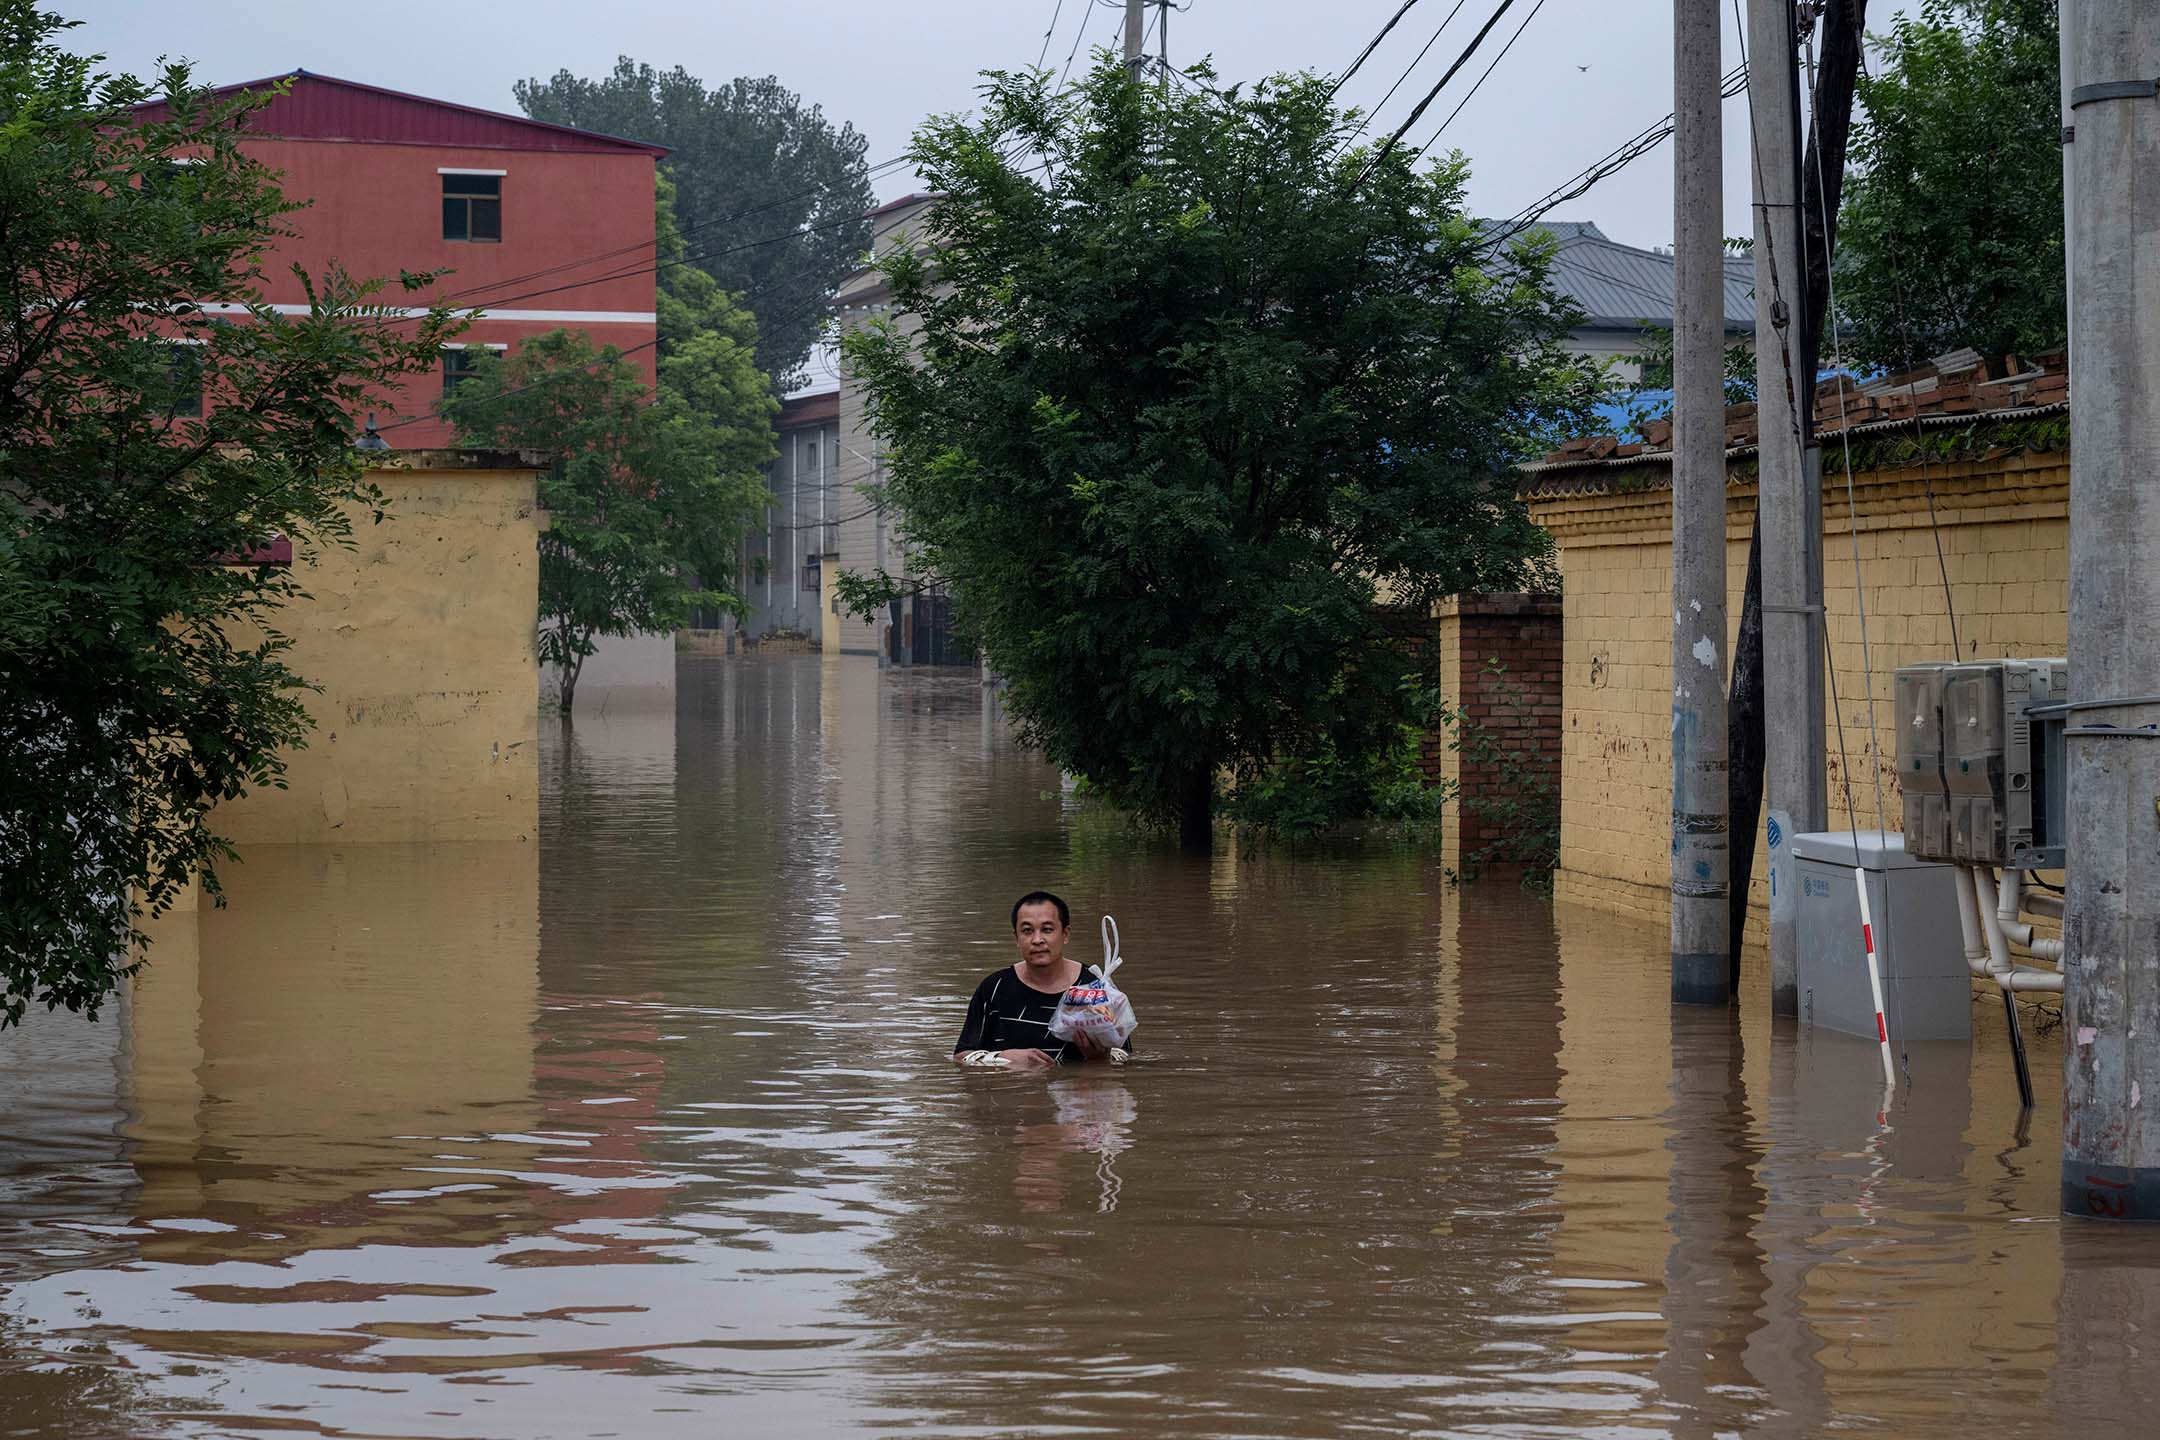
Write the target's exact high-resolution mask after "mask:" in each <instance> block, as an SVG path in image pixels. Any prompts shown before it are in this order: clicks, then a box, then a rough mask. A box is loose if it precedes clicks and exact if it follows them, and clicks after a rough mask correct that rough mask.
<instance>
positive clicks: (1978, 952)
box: [1954, 865, 1988, 975]
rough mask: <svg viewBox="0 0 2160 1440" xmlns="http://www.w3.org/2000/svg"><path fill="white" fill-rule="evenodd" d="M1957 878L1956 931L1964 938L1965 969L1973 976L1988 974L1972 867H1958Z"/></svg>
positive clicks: (1978, 901)
mask: <svg viewBox="0 0 2160 1440" xmlns="http://www.w3.org/2000/svg"><path fill="white" fill-rule="evenodd" d="M1954 873H1955V874H1956V876H1957V893H1958V930H1959V931H1960V933H1962V934H1963V935H1964V937H1965V968H1966V969H1968V970H1970V971H1972V973H1973V974H1975V975H1985V974H1987V973H1988V952H1987V941H1986V940H1985V939H1984V938H1982V936H1981V934H1980V916H1979V910H1980V894H1979V891H1978V890H1976V889H1975V888H1974V887H1973V872H1972V867H1971V866H1968V865H1960V866H1958V867H1957V868H1956V870H1955V871H1954Z"/></svg>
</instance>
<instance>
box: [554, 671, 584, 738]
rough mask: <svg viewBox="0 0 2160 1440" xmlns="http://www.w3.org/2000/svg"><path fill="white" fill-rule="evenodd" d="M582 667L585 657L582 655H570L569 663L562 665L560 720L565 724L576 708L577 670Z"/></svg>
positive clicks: (570, 719) (568, 722) (569, 721)
mask: <svg viewBox="0 0 2160 1440" xmlns="http://www.w3.org/2000/svg"><path fill="white" fill-rule="evenodd" d="M584 668H585V657H584V656H583V655H572V656H571V657H570V661H569V663H568V664H566V665H564V666H563V672H562V698H561V702H560V703H561V705H562V722H563V724H565V725H568V724H570V723H571V721H572V717H573V712H574V711H575V710H576V708H577V677H578V672H579V671H581V670H583V669H584Z"/></svg>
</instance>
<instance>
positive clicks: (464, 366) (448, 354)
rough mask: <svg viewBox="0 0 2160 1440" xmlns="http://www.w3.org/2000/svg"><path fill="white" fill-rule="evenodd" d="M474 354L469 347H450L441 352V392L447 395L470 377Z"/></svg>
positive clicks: (473, 364) (473, 366) (472, 370)
mask: <svg viewBox="0 0 2160 1440" xmlns="http://www.w3.org/2000/svg"><path fill="white" fill-rule="evenodd" d="M476 358H477V357H476V356H475V355H474V353H473V352H472V351H471V350H469V349H451V350H445V351H443V352H442V393H443V394H444V395H448V394H449V393H450V392H451V391H453V390H455V389H457V387H458V386H460V385H462V384H464V383H465V382H466V381H467V380H470V379H472V377H473V372H474V370H475V369H476V368H477V366H476V365H475V363H474V362H475V360H476Z"/></svg>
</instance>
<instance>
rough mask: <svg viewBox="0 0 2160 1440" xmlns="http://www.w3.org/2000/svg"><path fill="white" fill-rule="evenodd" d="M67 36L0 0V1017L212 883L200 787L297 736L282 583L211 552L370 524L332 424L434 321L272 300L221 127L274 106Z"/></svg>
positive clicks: (247, 176)
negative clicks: (86, 51)
mask: <svg viewBox="0 0 2160 1440" xmlns="http://www.w3.org/2000/svg"><path fill="white" fill-rule="evenodd" d="M68 28H70V26H69V24H68V22H65V21H62V20H60V19H59V18H57V17H55V16H52V15H47V14H43V13H40V12H39V11H38V10H37V9H35V8H34V6H33V5H32V4H31V3H29V0H0V216H4V217H5V222H4V223H0V292H4V296H0V315H4V318H0V1027H4V1026H6V1025H9V1024H13V1023H15V1022H17V1021H19V1020H20V1019H21V1017H22V1014H23V1012H24V1010H25V1009H26V1008H27V1007H28V1006H29V1005H30V1004H32V1003H38V1004H44V1005H46V1006H50V1007H57V1006H63V1005H64V1006H66V1007H67V1008H69V1009H71V1010H84V1011H88V1012H89V1013H90V1014H92V1015H93V1016H94V1015H95V1014H96V1013H97V1012H98V1010H99V1008H100V1006H101V1004H102V1002H103V1000H104V998H105V997H106V996H107V995H108V994H109V993H110V992H111V990H112V988H113V987H114V986H115V985H116V984H117V983H118V982H119V981H120V980H121V979H122V978H124V977H125V976H127V975H129V974H132V973H133V972H134V970H135V969H136V968H137V967H138V966H139V965H140V963H141V961H140V957H139V952H138V947H139V945H140V944H141V943H142V939H143V937H142V935H141V933H140V930H139V928H138V922H140V921H141V920H142V919H143V918H145V917H146V916H147V915H150V914H155V913H157V912H159V911H162V910H164V909H166V908H167V907H169V906H170V905H171V904H172V902H173V900H174V898H175V897H176V895H177V894H178V893H179V892H180V891H181V889H182V888H183V887H185V886H189V885H192V884H193V883H194V881H195V876H196V874H197V873H198V872H199V873H200V874H201V877H202V881H203V884H204V885H205V887H206V888H207V889H208V890H209V892H210V893H211V894H212V895H213V896H215V895H216V894H217V868H216V867H217V862H218V861H219V859H221V858H225V857H229V855H230V853H231V852H230V850H229V848H228V847H227V846H226V845H225V844H224V843H223V842H222V841H221V840H220V839H219V838H218V836H217V834H216V833H215V831H214V830H213V829H212V827H211V824H210V810H211V807H212V806H214V805H215V804H216V803H217V802H219V801H221V800H229V799H232V798H234V797H236V796H238V795H240V794H242V793H243V792H245V791H247V790H250V789H254V788H257V787H260V786H264V785H274V784H278V783H281V782H280V778H279V777H280V776H281V774H282V773H283V770H284V765H283V762H282V760H281V759H280V758H279V757H280V754H281V753H282V752H284V751H286V750H289V749H291V748H293V747H296V746H299V745H302V744H304V743H306V738H307V731H308V716H307V711H306V709H305V708H304V707H303V706H302V704H301V700H300V692H301V691H302V690H303V689H304V688H305V681H304V680H303V678H302V677H301V676H299V675H297V674H295V673H294V672H293V670H292V669H291V668H290V667H289V666H287V665H286V664H285V663H284V660H283V658H282V657H283V655H284V654H285V652H286V650H287V649H288V643H287V642H286V641H285V640H284V639H283V638H281V637H280V636H279V635H278V634H277V632H276V630H275V628H274V625H275V618H276V612H277V610H278V607H279V606H280V605H282V604H283V603H285V602H286V601H287V600H290V599H292V598H294V597H295V596H296V595H298V594H299V593H300V592H299V589H298V586H297V583H296V582H295V580H294V579H293V575H292V573H291V572H289V571H287V570H285V569H282V568H275V567H270V566H264V565H251V564H241V563H223V564H221V563H219V561H220V557H227V558H228V559H232V558H236V557H240V556H243V555H245V554H247V553H249V552H251V551H253V550H254V549H255V548H256V547H257V546H259V545H260V543H261V542H263V541H264V540H266V539H268V538H270V537H272V536H274V535H283V536H286V537H288V538H290V539H291V540H292V541H293V544H294V549H295V552H296V556H298V557H301V558H304V557H305V556H307V555H309V554H311V553H314V552H315V551H316V550H317V549H318V548H319V547H322V546H325V545H333V544H337V543H340V542H342V541H344V540H346V538H347V537H348V535H349V532H350V529H351V526H352V524H353V523H354V519H355V517H356V515H363V516H364V515H368V514H370V513H374V514H376V515H378V516H379V514H380V510H379V506H380V498H381V497H380V495H379V493H378V492H376V491H375V490H374V488H373V487H372V486H370V485H369V484H368V483H367V481H366V477H365V473H364V471H363V469H362V467H361V465H360V463H359V461H358V459H357V457H356V456H355V454H354V452H353V451H352V449H351V444H350V442H351V437H352V429H353V424H352V416H353V415H354V414H355V413H356V412H357V411H358V410H361V409H364V408H366V407H369V406H378V405H384V404H385V400H386V387H387V386H388V385H389V383H390V382H392V381H393V380H394V379H395V378H396V377H398V376H400V375H402V374H405V373H408V372H411V371H415V370H426V369H428V368H431V367H432V366H433V365H434V364H435V363H436V362H437V358H438V355H439V353H440V351H439V346H440V344H441V342H442V340H443V338H444V337H445V336H446V335H447V334H449V333H451V331H452V324H451V322H450V321H449V319H448V317H447V316H443V315H439V314H438V315H431V316H429V317H428V318H425V319H423V320H421V321H419V322H417V323H415V322H412V321H399V320H397V319H396V318H395V317H394V316H392V315H390V314H388V313H386V312H385V311H384V310H383V309H382V308H381V307H380V306H379V305H378V304H377V301H376V292H377V290H378V289H379V287H378V286H377V285H375V284H372V283H360V282H357V281H355V280H353V279H352V278H350V277H349V276H346V275H344V274H342V273H337V272H332V273H329V274H326V275H323V276H318V277H314V278H313V280H312V281H311V283H310V288H309V294H310V297H311V299H310V303H309V308H308V312H307V313H306V314H304V315H291V316H287V315H281V314H279V313H277V312H276V311H274V310H273V309H271V308H270V306H269V305H268V304H266V303H265V302H264V299H263V285H264V267H265V265H266V264H267V263H268V258H267V257H268V255H269V252H270V249H271V247H272V246H273V244H274V243H275V242H276V241H278V240H279V239H280V238H281V237H283V236H286V235H288V234H290V233H291V226H290V223H289V218H288V217H289V216H290V215H291V213H292V212H293V211H294V210H296V209H298V208H299V206H297V205H296V204H294V203H293V202H291V201H289V200H287V199H286V198H285V196H284V195H283V193H282V192H281V191H280V190H279V188H278V183H277V176H276V175H275V173H274V172H272V171H270V170H267V169H265V168H264V167H263V166H262V165H260V164H259V163H257V162H255V161H254V160H251V159H250V158H249V157H248V156H247V155H246V154H245V153H244V152H243V149H242V146H241V136H242V132H243V128H244V125H243V122H244V120H245V117H246V115H247V113H248V112H249V111H250V110H253V109H256V108H258V107H260V106H261V105H263V104H264V103H266V102H267V101H268V100H269V99H270V98H271V96H270V95H269V94H262V95H255V96H242V97H240V98H237V99H230V100H222V101H221V100H218V99H216V98H214V97H212V96H210V95H209V94H208V93H206V92H205V91H203V90H202V89H200V88H199V87H197V86H195V85H194V84H193V82H192V80H191V78H190V76H189V73H188V70H187V69H186V67H185V66H178V65H175V66H170V67H168V68H166V70H165V71H164V72H163V73H162V75H160V76H159V77H158V79H157V82H156V83H155V84H154V85H153V84H147V83H144V82H142V81H139V80H136V79H134V78H132V77H128V76H124V75H114V74H109V73H106V72H103V71H101V70H100V69H99V68H98V67H99V64H100V60H99V57H95V56H79V55H74V54H70V53H68V52H67V51H66V50H65V48H64V47H63V45H62V43H61V42H62V39H63V38H64V32H65V31H66V30H67V29H68ZM161 94H162V95H164V96H166V97H169V104H168V105H167V107H166V108H165V110H164V112H163V114H162V115H161V116H157V115H156V112H151V114H152V117H154V118H146V117H145V116H144V115H142V114H138V113H137V112H135V111H134V110H133V108H132V107H134V106H136V105H137V104H139V103H141V102H144V101H148V100H150V99H152V98H154V97H156V96H158V95H161ZM182 159H186V160H187V161H188V162H189V163H185V164H182V163H179V162H180V161H181V160H182ZM302 278H303V279H306V278H307V277H304V276H303V277H302ZM428 278H429V277H407V279H408V281H409V282H410V288H415V289H417V288H419V287H420V286H421V285H422V284H424V283H426V281H427V279H428ZM400 298H402V297H400ZM212 302H220V303H223V304H237V305H241V306H244V307H245V309H246V313H245V314H244V315H239V316H230V317H224V316H212V315H210V314H206V313H205V306H206V305H208V304H210V303H212Z"/></svg>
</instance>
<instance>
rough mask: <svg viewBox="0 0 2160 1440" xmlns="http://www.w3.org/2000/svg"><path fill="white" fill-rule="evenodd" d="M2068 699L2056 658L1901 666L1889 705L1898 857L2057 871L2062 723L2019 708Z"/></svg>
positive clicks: (2066, 676)
mask: <svg viewBox="0 0 2160 1440" xmlns="http://www.w3.org/2000/svg"><path fill="white" fill-rule="evenodd" d="M2069 693H2070V667H2069V663H2068V662H2067V661H2065V660H2062V659H2059V658H2051V659H2037V660H1975V661H1967V662H1956V663H1950V664H1938V665H1907V666H1905V667H1903V668H1902V669H1900V670H1899V671H1898V672H1897V684H1896V694H1895V700H1894V705H1895V708H1896V715H1897V771H1898V779H1899V782H1900V783H1901V785H1902V786H1903V788H1904V792H1905V817H1904V818H1905V830H1904V846H1905V851H1906V853H1907V854H1909V855H1911V856H1912V857H1913V858H1914V859H1918V860H1946V861H1952V862H1955V863H1958V864H1965V865H2006V866H2010V867H2013V868H2019V869H2059V868H2060V867H2061V866H2062V863H2063V842H2062V829H2063V821H2062V817H2063V795H2062V785H2063V765H2062V720H2061V717H2060V715H2059V714H2056V715H2046V716H2035V715H2031V714H2029V713H2028V712H2029V711H2030V710H2032V709H2033V708H2034V707H2041V706H2050V705H2060V704H2062V703H2063V702H2064V701H2065V700H2067V699H2068V698H2069Z"/></svg>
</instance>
